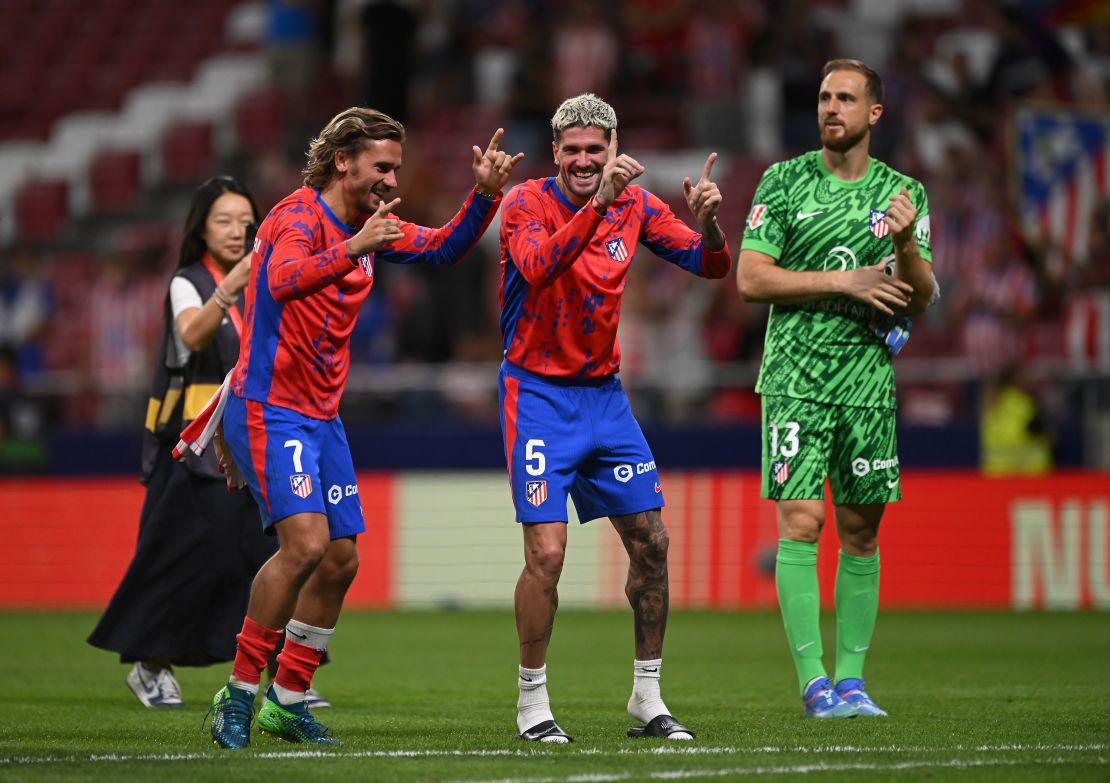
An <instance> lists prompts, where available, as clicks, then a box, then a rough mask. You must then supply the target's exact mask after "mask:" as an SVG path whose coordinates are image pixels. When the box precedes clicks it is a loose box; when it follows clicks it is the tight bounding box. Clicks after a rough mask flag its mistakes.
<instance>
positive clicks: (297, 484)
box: [289, 473, 312, 498]
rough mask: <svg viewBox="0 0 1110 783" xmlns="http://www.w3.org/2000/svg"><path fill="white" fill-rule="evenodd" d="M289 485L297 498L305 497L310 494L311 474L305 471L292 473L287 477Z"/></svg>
mask: <svg viewBox="0 0 1110 783" xmlns="http://www.w3.org/2000/svg"><path fill="white" fill-rule="evenodd" d="M289 486H291V487H292V488H293V494H294V495H296V496H297V497H299V498H306V497H308V496H309V495H311V494H312V476H310V475H308V474H307V473H294V474H293V475H292V476H290V477H289Z"/></svg>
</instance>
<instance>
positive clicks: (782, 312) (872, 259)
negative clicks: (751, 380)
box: [740, 150, 932, 408]
mask: <svg viewBox="0 0 1110 783" xmlns="http://www.w3.org/2000/svg"><path fill="white" fill-rule="evenodd" d="M903 187H905V188H906V189H907V190H908V191H909V194H910V201H911V202H912V203H913V205H914V206H915V207H917V225H916V228H915V236H916V239H917V246H918V249H919V250H920V252H921V257H922V258H924V259H925V260H926V261H929V262H930V263H931V262H932V252H931V250H930V246H929V203H928V200H927V198H926V196H925V188H924V187H923V186H922V185H921V183H920V182H918V181H917V180H915V179H913V178H911V177H907V176H906V175H904V174H900V173H899V172H897V171H895V170H894V169H892V168H891V167H890V166H887V165H886V164H885V163H882V162H881V161H878V160H875V159H874V158H870V159H869V164H868V167H867V174H866V176H864V177H863V178H862V179H859V180H856V181H854V182H848V181H845V180H842V179H839V178H837V177H835V176H833V174H832V173H830V172H829V170H828V169H827V168H826V167H825V164H824V161H822V159H821V152H820V151H819V150H818V151H814V152H807V153H806V154H804V155H800V156H799V157H797V158H793V159H791V160H787V161H783V162H781V163H776V164H774V165H772V166H771V167H770V168H768V169H767V171H765V172H764V173H763V177H762V178H761V179H760V181H759V187H757V188H756V191H755V197H754V198H753V200H752V208H751V212H749V213H748V219H747V223H746V225H745V227H744V240H743V243H742V244H741V246H740V249H741V250H755V251H758V252H760V253H766V254H767V255H769V256H771V257H772V258H774V259H775V261H776V263H777V264H778V265H779V266H780V267H782V268H783V269H789V270H791V271H799V272H800V271H822V270H833V269H855V268H857V267H861V266H872V265H874V264H877V263H879V262H881V261H888V260H890V259H893V258H894V245H893V242H892V239H891V234H890V229H889V227H888V226H887V225H886V224H885V223H884V222H883V221H882V218H883V216H884V215H885V214H886V208H887V206H888V204H889V203H890V197H891V196H893V195H895V194H897V193H899V192H900V191H901V189H902V188H903ZM878 315H880V314H879V313H878V312H877V311H876V310H874V309H873V308H871V307H869V306H867V305H865V304H863V303H862V302H860V301H858V300H856V299H852V298H851V297H847V296H827V297H822V298H820V299H816V300H812V301H809V302H804V303H801V304H791V305H781V304H776V305H772V306H771V316H770V320H769V321H768V324H767V337H766V341H765V345H764V352H763V364H762V366H761V367H760V370H759V380H758V382H757V383H756V387H755V389H756V391H757V392H759V393H760V394H768V395H780V396H785V397H794V398H797V399H803V400H812V401H814V402H822V403H832V404H836V405H850V406H855V407H865V408H893V407H894V372H893V370H892V367H891V357H890V352H889V351H888V350H887V347H886V345H885V344H884V342H883V339H882V338H881V337H879V336H878V335H876V333H875V321H876V317H877V316H878Z"/></svg>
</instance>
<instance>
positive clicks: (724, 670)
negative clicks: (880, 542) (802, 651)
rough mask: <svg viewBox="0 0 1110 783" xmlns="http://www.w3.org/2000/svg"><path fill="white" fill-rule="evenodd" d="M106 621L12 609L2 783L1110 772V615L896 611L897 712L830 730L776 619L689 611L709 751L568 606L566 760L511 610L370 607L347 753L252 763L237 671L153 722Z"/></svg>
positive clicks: (621, 625) (2, 632)
mask: <svg viewBox="0 0 1110 783" xmlns="http://www.w3.org/2000/svg"><path fill="white" fill-rule="evenodd" d="M94 621H95V615H93V614H91V613H6V614H0V639H2V645H3V650H4V652H3V658H2V659H3V666H2V668H0V671H2V672H3V681H2V682H3V688H2V689H0V693H2V694H3V697H4V698H3V701H2V706H0V781H54V780H65V781H100V780H104V781H120V780H128V781H130V780H141V781H194V780H195V781H201V780H204V781H209V780H211V781H234V782H235V783H239V782H240V781H268V783H273V782H274V781H280V780H304V781H332V780H337V781H338V780H344V781H346V780H351V781H354V780H358V781H405V782H408V781H441V782H443V783H453V782H455V781H458V782H459V783H462V782H463V781H466V782H467V783H471V782H474V781H498V783H507V782H508V781H524V782H527V783H541V782H542V783H564V782H565V783H602V782H604V781H639V780H660V781H665V780H678V781H709V780H732V779H737V780H750V779H757V778H767V779H777V780H795V779H799V778H804V779H807V780H819V781H859V780H861V779H866V780H892V779H897V780H899V781H918V780H921V781H924V780H929V781H935V780H955V781H961V782H962V781H996V780H997V781H1006V783H1020V781H1099V780H1103V781H1106V780H1110V617H1108V616H1107V615H1106V614H1098V613H1084V614H1041V613H1038V614H1009V613H979V612H958V613H939V612H906V613H894V612H884V613H882V614H881V615H880V618H879V624H878V628H877V631H876V636H875V640H874V643H873V646H872V654H871V657H870V659H869V662H868V670H867V675H868V680H869V691H870V692H871V694H872V695H873V696H874V697H875V699H876V700H877V701H878V702H879V703H880V704H881V705H882V706H883V707H884V708H885V709H887V710H888V711H889V712H890V716H891V717H890V718H889V719H886V720H882V719H863V718H856V719H852V720H840V721H821V722H817V721H812V720H805V719H803V718H802V714H801V709H800V703H799V700H798V698H797V693H796V685H795V682H794V675H793V670H792V667H791V664H790V659H789V655H788V653H787V649H786V642H785V637H784V634H783V631H782V627H781V623H780V621H779V618H778V615H777V614H774V613H708V612H685V611H673V612H672V615H671V621H670V626H669V628H668V633H667V647H666V655H665V659H664V660H665V665H664V671H663V680H662V683H663V695H664V697H665V699H666V701H667V703H668V705H669V706H670V708H671V710H672V711H673V712H674V713H675V715H676V716H677V717H678V718H679V719H680V720H682V721H683V722H685V723H686V724H687V725H689V726H690V727H691V728H692V729H694V730H695V731H696V732H697V733H698V738H697V740H696V741H695V742H692V743H677V742H672V743H667V742H664V741H661V740H633V739H629V738H627V737H626V736H625V729H626V728H627V727H628V726H629V725H631V722H630V720H629V718H628V717H627V715H626V714H625V702H626V700H627V698H628V694H629V692H630V689H631V683H632V672H631V669H632V657H633V650H632V628H631V616H630V613H628V612H581V611H569V610H564V611H563V612H561V613H560V615H559V617H558V620H557V622H556V626H555V635H554V640H553V646H552V649H551V654H550V657H549V660H548V676H549V691H550V693H551V696H552V704H553V707H554V710H555V714H556V717H557V718H558V720H559V722H560V723H561V724H562V725H563V727H564V728H565V729H566V730H567V731H568V732H569V733H570V734H572V735H573V736H575V738H576V740H577V741H576V742H575V743H573V744H571V745H566V746H558V747H553V746H537V745H534V744H531V743H529V744H525V743H522V742H520V741H518V740H515V739H514V731H515V724H514V716H515V702H516V684H515V682H516V635H515V631H514V625H513V619H512V615H511V613H510V612H506V611H460V612H432V611H428V612H390V613H374V612H366V613H363V612H350V613H348V614H347V615H345V616H344V617H343V619H342V620H341V621H340V625H339V630H338V632H337V634H336V637H335V641H334V644H333V645H332V651H333V655H334V659H335V660H334V663H333V664H331V665H330V666H327V667H324V668H323V669H322V670H321V672H320V673H319V675H318V676H317V679H316V684H317V685H318V686H319V688H320V690H321V691H323V692H324V693H325V694H326V695H327V696H328V697H329V698H330V699H331V700H332V701H333V703H334V705H335V706H334V707H333V708H332V709H328V710H321V711H319V712H318V716H319V718H320V719H321V720H323V721H324V722H325V723H327V724H328V725H330V726H331V728H332V730H333V732H334V733H335V734H336V735H337V736H338V737H340V738H341V739H342V740H343V745H342V746H340V747H338V748H335V749H327V750H323V751H316V750H313V749H311V748H306V747H304V746H300V745H292V744H288V743H283V742H281V741H278V740H275V739H272V738H270V737H267V736H260V735H258V734H257V733H256V734H254V735H253V737H252V744H251V747H250V748H249V749H247V750H244V751H235V752H231V751H223V750H219V749H218V748H216V747H214V746H213V744H212V742H211V740H210V738H209V735H208V732H207V729H206V728H202V721H203V720H204V717H205V712H206V710H207V706H208V702H209V700H210V699H211V696H212V694H213V693H214V692H215V691H216V689H217V688H218V687H220V685H221V684H222V683H223V681H224V680H225V678H226V676H227V674H228V672H229V670H230V668H229V666H222V665H221V666H213V667H210V668H207V669H180V670H178V679H179V681H180V682H181V685H182V688H183V690H184V695H185V699H186V706H185V707H184V708H183V709H180V710H174V711H155V710H149V709H144V708H143V707H141V706H140V705H139V703H138V702H137V701H136V700H135V698H134V697H133V696H132V695H131V692H130V691H129V690H128V689H127V686H126V684H125V682H124V678H125V676H126V673H127V668H126V667H124V666H122V665H120V664H119V663H118V662H117V660H116V658H115V656H113V655H110V654H108V653H105V652H103V651H100V650H95V649H93V648H91V647H89V646H88V645H87V644H85V642H84V638H85V636H86V634H87V633H88V631H89V629H90V628H91V627H92V625H93V623H94ZM825 621H826V626H825V632H826V633H825V647H826V651H827V652H826V661H827V662H831V654H830V652H828V651H829V650H830V648H831V646H832V643H833V621H832V618H831V617H826V618H825ZM830 665H831V664H830Z"/></svg>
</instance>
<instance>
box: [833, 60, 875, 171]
mask: <svg viewBox="0 0 1110 783" xmlns="http://www.w3.org/2000/svg"><path fill="white" fill-rule="evenodd" d="M882 113H883V107H882V104H879V103H871V101H870V100H869V99H868V97H867V79H866V77H864V75H863V74H862V73H857V72H855V71H833V72H832V73H830V74H829V75H828V76H826V77H825V78H824V80H823V81H822V82H821V91H820V93H819V94H818V98H817V125H818V127H819V128H820V131H821V145H822V146H824V147H825V148H826V149H829V150H832V151H833V152H847V151H848V150H850V149H852V148H853V147H855V146H856V145H857V144H859V143H860V142H861V141H864V140H865V139H867V137H868V134H869V133H870V132H871V126H872V125H874V124H875V123H876V122H878V121H879V117H881V116H882Z"/></svg>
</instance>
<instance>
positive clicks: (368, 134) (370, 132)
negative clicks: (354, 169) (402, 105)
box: [301, 106, 405, 190]
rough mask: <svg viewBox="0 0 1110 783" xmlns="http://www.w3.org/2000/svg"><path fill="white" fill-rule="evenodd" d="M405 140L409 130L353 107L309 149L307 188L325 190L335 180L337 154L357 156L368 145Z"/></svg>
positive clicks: (334, 119)
mask: <svg viewBox="0 0 1110 783" xmlns="http://www.w3.org/2000/svg"><path fill="white" fill-rule="evenodd" d="M382 139H391V140H393V141H396V142H403V141H404V140H405V126H404V125H402V124H401V123H399V122H397V120H395V119H393V118H392V117H390V116H389V115H388V114H383V113H382V112H380V111H377V110H375V109H364V108H362V107H360V106H352V107H351V108H349V109H344V110H343V111H341V112H339V114H337V115H335V116H334V117H332V118H331V121H330V122H329V123H328V124H327V125H325V126H324V129H323V130H322V131H320V135H319V136H317V137H316V138H315V139H313V140H312V142H311V143H310V144H309V145H308V163H307V165H305V167H304V171H302V172H301V173H302V174H304V184H306V185H311V186H312V187H314V188H317V189H319V190H323V189H324V188H326V187H327V186H328V185H329V184H331V180H332V177H334V176H335V153H337V152H339V151H340V150H342V151H343V152H346V153H347V154H348V155H357V154H358V153H359V152H360V151H361V150H362V147H363V145H365V143H366V142H368V141H380V140H382Z"/></svg>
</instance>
